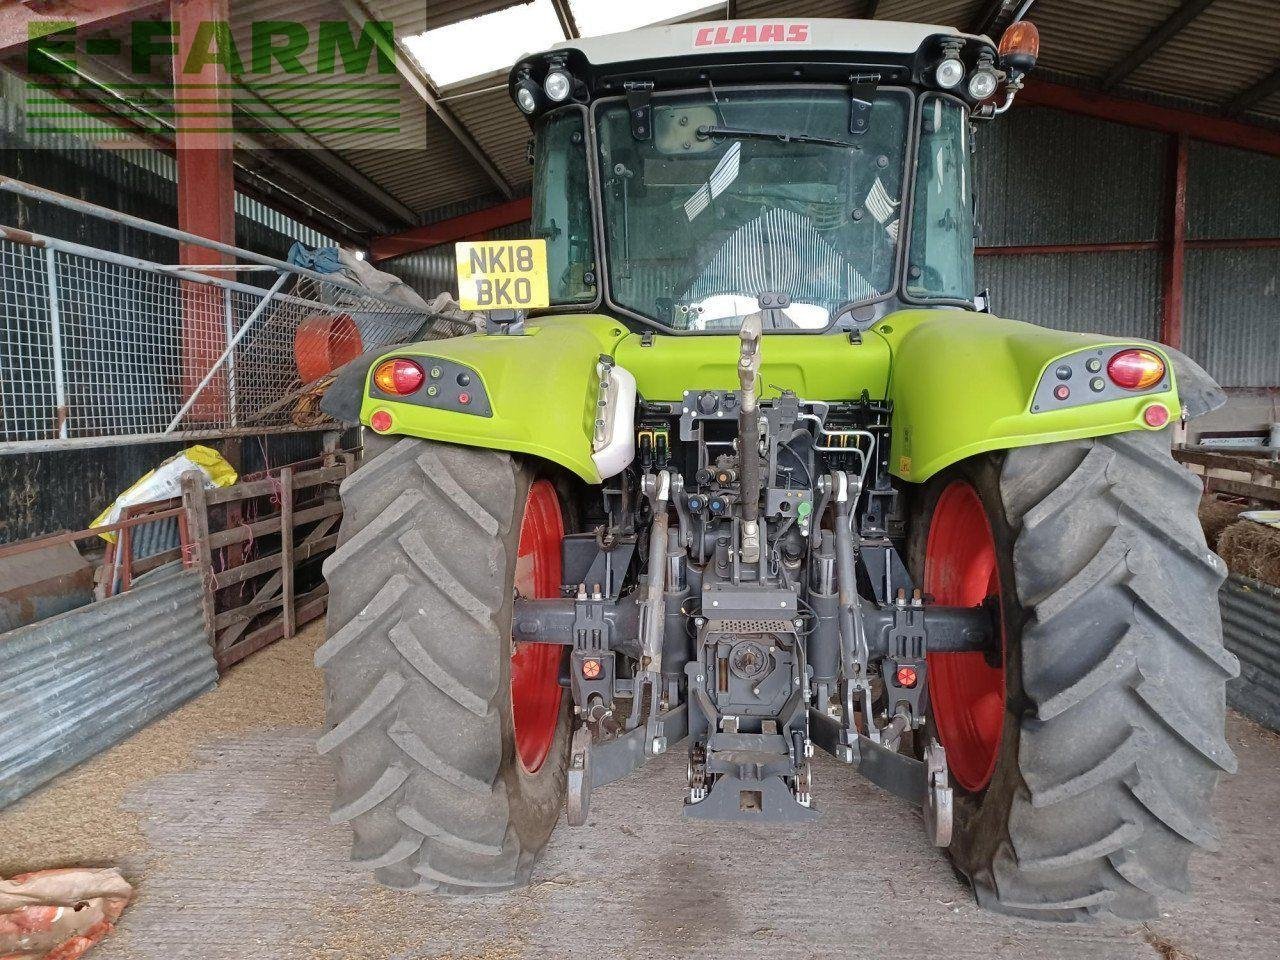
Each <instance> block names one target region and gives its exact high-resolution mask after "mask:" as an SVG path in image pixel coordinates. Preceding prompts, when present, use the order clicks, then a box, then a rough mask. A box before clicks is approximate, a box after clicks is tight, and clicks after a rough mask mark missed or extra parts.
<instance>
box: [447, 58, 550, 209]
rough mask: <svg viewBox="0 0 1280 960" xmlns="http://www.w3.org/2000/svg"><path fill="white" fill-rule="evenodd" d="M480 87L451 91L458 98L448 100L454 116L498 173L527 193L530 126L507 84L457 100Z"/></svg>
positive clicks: (475, 85) (478, 85)
mask: <svg viewBox="0 0 1280 960" xmlns="http://www.w3.org/2000/svg"><path fill="white" fill-rule="evenodd" d="M477 87H481V83H476V84H472V85H470V86H467V87H459V88H458V90H457V91H456V92H455V91H450V92H451V94H452V95H453V96H454V97H456V99H451V100H450V101H449V106H450V107H451V108H452V109H453V112H454V116H456V117H457V118H458V119H459V120H461V121H462V122H463V123H464V124H466V127H467V129H468V130H470V131H471V135H472V136H473V137H475V138H476V142H477V143H479V144H480V147H481V148H482V149H483V150H484V152H485V153H486V154H488V155H489V157H490V159H492V160H493V163H494V165H495V166H496V167H497V168H498V171H499V172H500V173H501V174H502V176H503V177H504V178H505V179H506V181H507V183H509V184H511V186H512V188H513V189H514V190H516V191H517V192H521V193H523V192H527V191H528V189H529V183H530V180H531V178H532V172H533V171H532V169H531V168H530V166H529V163H528V161H527V160H526V159H525V149H526V147H527V145H528V142H529V124H528V123H527V122H526V121H525V118H524V116H523V115H522V114H521V113H520V111H519V110H518V109H516V106H515V104H514V103H512V102H511V98H510V97H509V96H508V95H507V88H506V84H505V83H504V84H503V85H502V87H501V88H500V89H497V90H493V89H486V90H484V92H482V93H474V94H472V95H471V96H462V97H457V93H467V92H469V91H471V90H474V89H476V88H477Z"/></svg>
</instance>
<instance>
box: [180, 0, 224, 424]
mask: <svg viewBox="0 0 1280 960" xmlns="http://www.w3.org/2000/svg"><path fill="white" fill-rule="evenodd" d="M228 7H229V3H228V0H171V3H170V13H169V16H170V17H171V19H172V20H173V22H174V24H175V25H176V27H177V37H178V38H177V42H176V43H175V44H174V53H173V82H174V100H175V101H179V100H180V99H181V98H182V95H183V90H184V85H186V84H196V83H198V84H201V85H202V86H201V87H200V88H199V89H200V90H201V96H202V97H205V98H207V99H211V100H212V99H218V98H219V97H222V98H224V99H225V96H226V91H227V90H228V87H227V86H222V87H217V86H212V85H213V84H229V83H230V79H231V78H230V76H229V74H228V72H227V69H226V66H225V65H224V64H221V63H217V62H207V63H204V64H203V65H202V66H201V67H200V68H199V70H197V71H195V72H188V71H187V70H186V69H185V66H186V63H187V59H188V54H189V52H190V49H191V45H192V42H193V41H194V40H195V39H196V30H197V27H198V26H199V24H200V23H209V22H227V21H229V20H230V14H229V9H228ZM205 85H209V86H205ZM225 102H226V118H225V119H221V118H218V117H213V118H210V117H209V116H208V115H209V114H213V113H220V112H222V111H221V110H219V109H218V107H219V106H221V105H208V104H202V105H201V107H200V109H199V111H193V113H194V114H195V115H184V111H182V110H181V109H179V110H178V111H176V113H175V116H174V127H175V137H174V142H175V146H176V156H177V162H178V228H179V229H181V230H186V231H187V232H188V233H194V234H198V235H199V236H202V237H208V238H209V239H210V240H217V241H219V242H221V243H228V244H232V245H234V244H235V242H236V213H235V196H236V193H235V191H236V184H235V166H234V164H233V160H232V158H233V155H234V143H233V140H232V133H231V108H230V102H229V101H225ZM178 259H179V261H180V262H181V263H184V264H197V263H211V262H216V263H227V262H229V261H230V258H229V257H226V256H224V255H220V254H216V253H213V252H212V251H210V250H207V249H206V248H204V247H196V246H191V245H188V244H183V245H181V246H180V247H179V250H178ZM182 306H183V322H182V347H183V350H182V361H183V362H182V366H183V384H184V386H185V388H186V391H187V392H188V393H189V392H190V391H191V390H193V389H195V387H196V386H197V385H198V384H199V383H200V381H201V380H202V379H203V378H204V376H205V374H206V373H208V371H209V368H210V367H211V366H213V364H214V363H216V362H217V360H218V358H219V357H220V356H221V355H222V351H223V350H224V349H225V348H226V345H227V337H226V327H225V320H224V316H225V314H224V309H225V308H224V306H223V302H222V291H221V290H219V289H218V288H217V287H206V286H203V285H200V284H194V283H193V284H184V285H183V298H182ZM226 407H227V389H226V379H225V377H224V376H222V375H221V374H219V375H218V376H216V377H214V378H213V379H212V380H211V381H210V382H209V384H208V385H207V386H206V387H205V388H204V390H203V391H202V392H201V394H200V397H199V399H198V400H197V401H196V402H195V404H194V405H193V406H192V408H191V411H190V413H189V414H188V415H187V421H188V423H190V422H192V421H205V422H210V421H215V422H216V421H220V420H222V419H223V417H224V416H225V413H226Z"/></svg>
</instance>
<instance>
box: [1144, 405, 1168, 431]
mask: <svg viewBox="0 0 1280 960" xmlns="http://www.w3.org/2000/svg"><path fill="white" fill-rule="evenodd" d="M1142 422H1143V423H1145V424H1146V425H1147V426H1148V427H1156V428H1159V427H1163V426H1164V425H1165V424H1166V423H1168V422H1169V408H1168V407H1166V406H1165V405H1164V404H1163V403H1153V404H1152V405H1151V406H1149V407H1147V409H1145V410H1143V411H1142Z"/></svg>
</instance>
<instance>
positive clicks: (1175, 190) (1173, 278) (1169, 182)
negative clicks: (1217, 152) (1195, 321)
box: [1160, 133, 1190, 349]
mask: <svg viewBox="0 0 1280 960" xmlns="http://www.w3.org/2000/svg"><path fill="white" fill-rule="evenodd" d="M1189 143H1190V141H1189V140H1188V138H1187V135H1186V134H1185V133H1180V134H1176V135H1175V136H1173V137H1171V138H1170V139H1169V159H1168V162H1167V166H1166V167H1165V223H1164V270H1163V310H1162V311H1161V315H1160V342H1161V343H1167V344H1168V345H1169V346H1171V347H1173V348H1175V349H1179V348H1181V347H1182V316H1183V312H1184V311H1183V307H1184V301H1185V298H1186V273H1187V269H1186V268H1187V153H1188V144H1189Z"/></svg>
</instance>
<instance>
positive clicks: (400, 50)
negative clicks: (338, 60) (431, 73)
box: [342, 0, 516, 199]
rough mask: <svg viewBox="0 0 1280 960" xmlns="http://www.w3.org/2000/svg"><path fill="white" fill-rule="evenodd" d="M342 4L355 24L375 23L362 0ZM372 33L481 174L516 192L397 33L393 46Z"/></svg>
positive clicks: (507, 192)
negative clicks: (419, 65) (444, 100)
mask: <svg viewBox="0 0 1280 960" xmlns="http://www.w3.org/2000/svg"><path fill="white" fill-rule="evenodd" d="M342 6H343V8H344V9H345V10H346V11H347V16H349V17H350V18H351V20H352V22H354V23H355V24H356V25H357V26H359V27H363V26H364V24H365V23H368V22H374V23H376V22H377V21H378V18H377V17H375V16H374V15H373V14H372V13H371V12H370V10H369V8H368V7H366V6H365V4H364V2H363V0H342ZM372 35H373V37H374V42H375V43H376V44H377V45H378V47H379V49H381V50H382V51H383V52H384V53H386V54H387V55H388V56H390V57H391V59H392V60H393V62H394V63H395V65H396V70H397V71H398V72H399V73H400V76H401V77H402V78H403V79H404V81H405V82H406V83H407V84H409V86H410V87H411V88H412V89H413V92H414V93H416V94H417V95H418V98H419V99H420V100H422V102H423V103H425V104H426V105H427V107H428V108H429V109H430V110H431V112H432V113H434V114H435V115H436V117H437V118H438V119H439V120H440V122H441V123H443V124H444V125H445V127H446V128H447V129H448V130H449V132H450V133H452V134H453V136H454V137H455V138H456V139H457V141H458V143H460V144H461V145H462V147H463V149H464V150H466V151H467V153H469V154H471V158H472V159H473V160H475V162H476V164H477V165H478V166H479V167H480V169H481V170H483V171H484V174H485V176H487V177H488V178H489V179H490V180H492V181H493V183H494V185H495V186H496V187H497V188H498V190H499V191H500V192H501V193H502V195H503V196H504V197H506V198H507V199H512V198H514V197H515V195H516V194H515V190H514V189H513V188H512V186H511V184H509V183H507V180H506V178H505V177H504V176H503V175H502V174H501V173H500V172H499V171H498V168H497V167H496V166H494V163H493V160H492V159H491V158H490V157H489V155H488V154H487V153H485V151H484V148H483V147H481V146H480V144H479V143H477V142H476V139H475V137H473V136H472V135H471V131H469V130H468V129H467V128H466V126H465V125H464V124H463V123H462V122H461V121H460V120H459V119H458V118H457V117H456V116H454V114H453V111H451V110H450V109H449V108H448V107H447V106H446V105H445V104H444V103H443V102H442V101H441V99H440V92H439V91H438V90H437V89H436V87H435V84H434V83H432V82H431V78H430V77H428V76H427V75H426V73H424V72H423V71H422V70H421V69H420V68H419V67H418V61H417V60H416V59H414V56H413V54H412V53H411V52H410V51H409V48H408V47H406V46H405V44H404V41H403V40H401V39H400V38H399V37H394V38H393V40H394V49H387V46H388V45H387V41H386V38H385V37H383V36H382V34H381V33H380V32H379V31H376V30H375V31H372Z"/></svg>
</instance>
